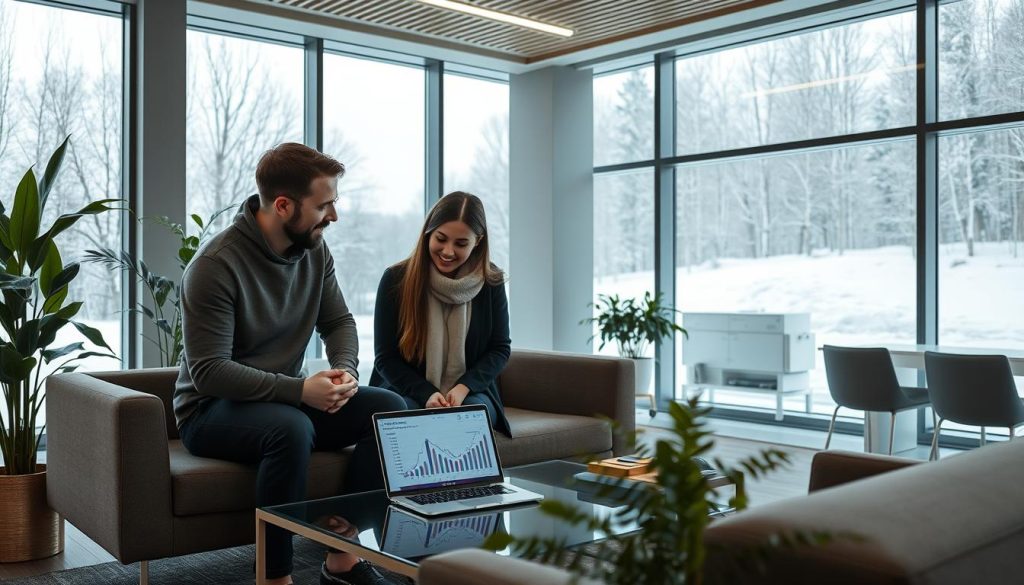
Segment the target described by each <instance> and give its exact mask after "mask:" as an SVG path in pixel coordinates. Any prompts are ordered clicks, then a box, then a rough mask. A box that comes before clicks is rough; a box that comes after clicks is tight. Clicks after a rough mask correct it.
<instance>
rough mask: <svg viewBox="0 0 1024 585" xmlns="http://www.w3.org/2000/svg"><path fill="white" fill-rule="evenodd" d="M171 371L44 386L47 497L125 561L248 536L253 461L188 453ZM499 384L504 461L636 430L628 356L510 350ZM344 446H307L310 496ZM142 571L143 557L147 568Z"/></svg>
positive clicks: (562, 451) (609, 442) (338, 465)
mask: <svg viewBox="0 0 1024 585" xmlns="http://www.w3.org/2000/svg"><path fill="white" fill-rule="evenodd" d="M176 378H177V369H176V368H163V369H150V370H137V371H123V372H104V373H90V374H79V373H74V374H64V375H58V376H52V377H51V378H50V379H49V380H48V383H47V443H48V444H47V463H48V466H47V475H48V478H47V492H48V495H49V500H50V505H51V506H53V508H54V509H56V510H57V511H58V512H60V513H61V514H63V515H64V517H65V518H66V519H67V520H68V521H70V522H71V523H72V524H74V525H75V526H76V527H77V528H78V529H80V530H81V531H82V532H84V533H85V534H86V535H87V536H89V537H90V538H91V539H93V540H94V541H96V542H97V543H98V544H99V545H100V546H102V547H103V548H104V549H106V550H107V551H108V552H110V554H112V555H113V556H115V557H116V558H117V559H118V560H119V561H121V562H122V563H125V564H128V563H132V562H135V561H149V560H153V559H160V558H165V557H170V556H177V555H183V554H189V553H193V552H199V551H206V550H213V549H218V548H224V547H230V546H237V545H241V544H246V543H251V542H253V541H254V539H255V529H254V526H255V520H254V514H253V510H254V506H255V499H254V491H255V490H254V485H255V478H256V469H255V467H252V466H247V465H240V464H236V463H230V462H227V461H220V460H215V459H204V458H199V457H194V456H192V455H191V454H189V453H188V452H187V451H186V450H185V448H184V447H183V446H182V444H181V441H180V440H179V439H178V433H177V429H176V428H175V424H174V415H173V412H172V410H171V395H172V393H173V390H174V381H175V379H176ZM499 386H500V389H501V393H502V398H503V400H504V402H505V405H506V413H507V415H508V419H509V422H510V424H511V426H512V431H513V436H514V438H512V439H509V438H507V437H504V436H503V435H500V434H499V435H498V449H499V453H500V455H501V458H502V463H503V465H505V466H514V465H521V464H525V463H532V462H537V461H544V460H548V459H558V458H570V457H578V456H581V455H584V454H594V455H599V456H601V455H603V456H608V455H610V454H611V453H612V452H615V453H619V452H621V450H622V449H623V448H624V446H623V445H621V444H620V443H619V442H618V441H617V439H613V433H612V431H611V429H610V425H609V423H608V422H607V420H604V418H601V417H607V418H610V419H613V420H615V421H618V423H619V424H620V425H621V426H622V428H623V429H625V430H627V431H630V430H632V429H633V427H634V412H635V411H634V404H633V400H634V389H633V388H634V373H633V362H632V361H630V360H625V359H619V358H610V357H599V356H589V355H576V354H565V353H555V352H538V351H521V350H514V351H513V352H512V357H511V359H510V360H509V364H508V366H507V367H506V369H505V371H504V372H503V373H502V374H501V378H500V380H499ZM345 461H346V453H345V452H338V453H315V454H314V455H313V458H312V461H311V463H310V470H309V476H310V479H309V482H308V485H309V486H310V487H309V497H310V498H320V497H326V496H330V495H335V494H337V493H338V492H339V490H340V488H341V481H342V476H343V473H344V467H345ZM143 571H145V565H143Z"/></svg>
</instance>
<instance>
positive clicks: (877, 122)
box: [676, 13, 916, 154]
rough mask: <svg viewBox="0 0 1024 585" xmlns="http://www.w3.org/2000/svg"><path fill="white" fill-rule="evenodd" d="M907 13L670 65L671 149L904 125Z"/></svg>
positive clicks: (909, 45) (910, 26) (907, 118)
mask: <svg viewBox="0 0 1024 585" xmlns="http://www.w3.org/2000/svg"><path fill="white" fill-rule="evenodd" d="M914 30H915V23H914V15H913V13H904V14H897V15H893V16H887V17H884V18H876V19H872V20H867V21H864V22H858V23H856V24H850V25H846V26H838V27H834V28H828V29H825V30H821V31H815V32H811V33H806V34H802V35H796V36H791V37H786V38H783V39H779V40H773V41H769V42H764V43H758V44H754V45H750V46H747V47H741V48H737V49H729V50H725V51H719V52H716V53H711V54H708V55H702V56H698V57H692V58H686V59H680V60H679V61H677V62H676V92H677V97H676V99H677V108H676V112H677V114H676V116H677V139H676V140H677V153H678V154H693V153H698V152H711V151H716V150H726V149H732V148H741V147H747V146H759V145H765V144H775V143H780V142H788V141H793V140H804V139H808V138H821V137H826V136H837V135H842V134H852V133H855V132H865V131H869V130H880V129H884V128H895V127H901V126H910V125H912V124H914V121H915V117H914V105H915V102H914V100H915V93H914V91H915V89H914V88H915V85H914V84H915V75H916V50H915V44H914V42H915V36H914Z"/></svg>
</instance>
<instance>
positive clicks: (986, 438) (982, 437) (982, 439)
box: [981, 427, 988, 447]
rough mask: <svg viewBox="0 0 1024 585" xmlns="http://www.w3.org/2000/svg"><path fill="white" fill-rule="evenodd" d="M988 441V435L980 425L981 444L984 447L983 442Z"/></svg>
mask: <svg viewBox="0 0 1024 585" xmlns="http://www.w3.org/2000/svg"><path fill="white" fill-rule="evenodd" d="M987 442H988V437H987V436H986V433H985V427H981V446H982V447H984V446H985V443H987Z"/></svg>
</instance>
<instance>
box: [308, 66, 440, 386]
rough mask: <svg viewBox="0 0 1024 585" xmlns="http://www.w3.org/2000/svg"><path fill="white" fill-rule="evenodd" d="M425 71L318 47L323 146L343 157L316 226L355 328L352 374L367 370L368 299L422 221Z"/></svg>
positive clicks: (370, 304)
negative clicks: (334, 216) (333, 208)
mask: <svg viewBox="0 0 1024 585" xmlns="http://www.w3.org/2000/svg"><path fill="white" fill-rule="evenodd" d="M424 75H425V73H424V70H423V69H422V68H418V67H410V66H406V65H397V64H391V63H384V62H380V61H371V60H367V59H356V58H352V57H347V56H343V55H334V54H326V55H324V150H325V151H326V152H327V153H328V154H331V155H332V156H334V157H335V158H337V159H338V160H339V161H341V162H342V163H344V165H345V168H346V171H345V176H344V177H343V178H342V180H341V181H340V183H339V185H338V194H339V196H340V198H341V201H340V205H339V208H338V216H339V220H338V223H337V224H336V225H335V226H332V227H331V228H330V229H328V230H327V231H326V232H325V233H324V237H325V239H326V241H327V243H328V245H330V247H331V252H332V253H333V254H334V261H335V266H336V269H337V274H338V284H339V285H340V286H341V289H342V292H343V293H344V294H345V300H346V301H347V302H348V306H349V309H350V310H351V311H352V313H353V314H354V315H355V317H356V323H357V327H358V330H359V373H360V379H362V380H369V379H370V372H371V371H372V370H373V307H374V303H375V300H376V295H377V284H378V283H379V282H380V277H381V275H382V274H383V273H384V270H385V269H386V268H387V267H388V266H390V265H391V264H394V263H395V262H398V261H399V260H402V259H404V258H405V257H407V256H408V255H409V253H410V252H411V251H412V249H413V246H414V245H415V244H416V238H417V236H418V234H419V230H420V228H421V227H422V224H423V216H424V214H423V205H424V200H425V199H424V191H423V189H424V181H425V179H424V160H425V158H424V144H425V140H426V139H425V135H424V128H425V117H424V111H425V105H424V101H425V92H424V87H425V77H424Z"/></svg>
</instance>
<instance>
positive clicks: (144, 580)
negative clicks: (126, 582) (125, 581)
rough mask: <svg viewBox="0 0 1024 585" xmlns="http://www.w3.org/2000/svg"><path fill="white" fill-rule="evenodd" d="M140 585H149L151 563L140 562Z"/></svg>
mask: <svg viewBox="0 0 1024 585" xmlns="http://www.w3.org/2000/svg"><path fill="white" fill-rule="evenodd" d="M139 585H149V561H139Z"/></svg>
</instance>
